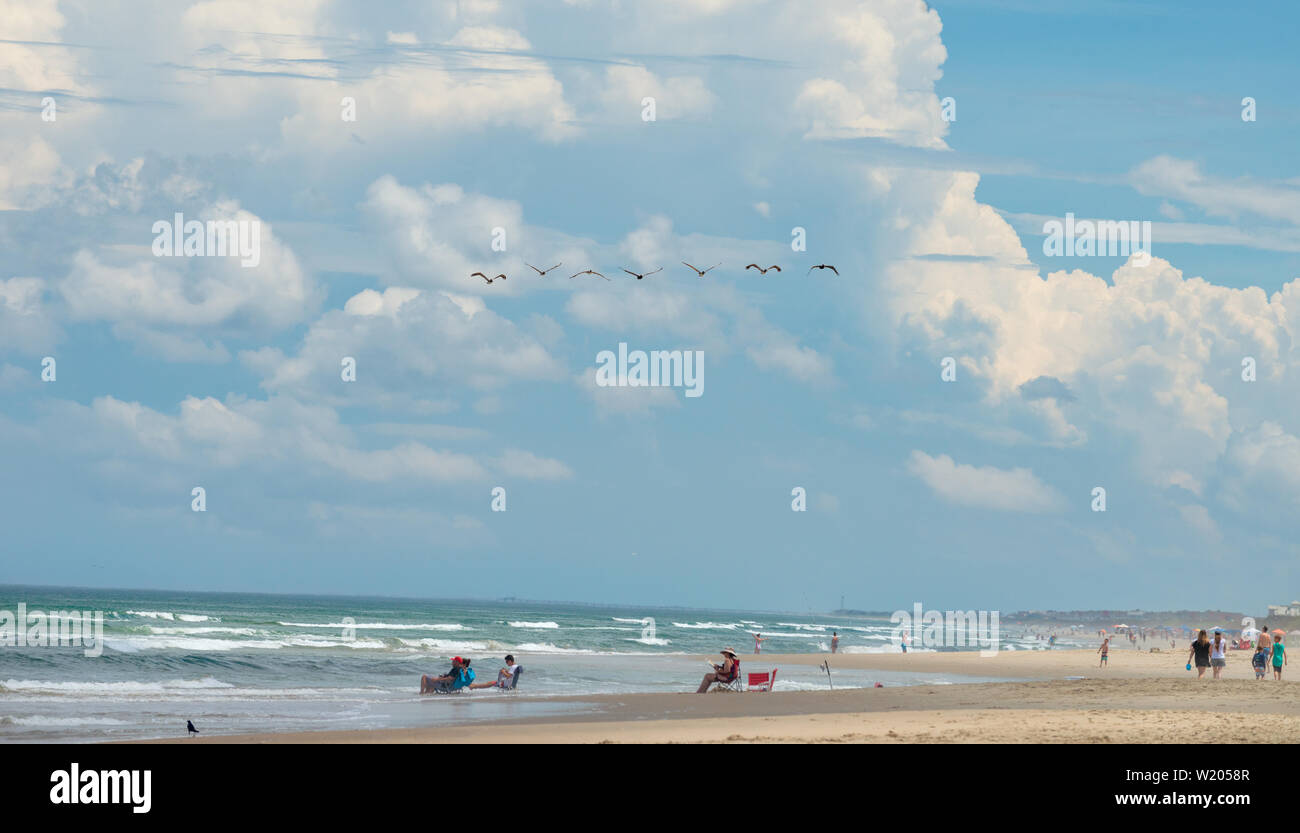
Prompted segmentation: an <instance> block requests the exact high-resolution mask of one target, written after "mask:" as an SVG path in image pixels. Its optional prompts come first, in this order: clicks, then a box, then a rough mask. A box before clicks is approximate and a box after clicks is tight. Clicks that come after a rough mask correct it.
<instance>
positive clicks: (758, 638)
mask: <svg viewBox="0 0 1300 833" xmlns="http://www.w3.org/2000/svg"><path fill="white" fill-rule="evenodd" d="M762 650H763V634H761V633H756V634H754V653H756V654H757V653H759V652H760V651H762Z"/></svg>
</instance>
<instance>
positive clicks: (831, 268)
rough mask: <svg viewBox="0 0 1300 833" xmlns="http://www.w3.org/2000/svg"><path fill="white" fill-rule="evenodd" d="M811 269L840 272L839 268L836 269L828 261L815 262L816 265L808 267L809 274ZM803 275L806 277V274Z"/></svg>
mask: <svg viewBox="0 0 1300 833" xmlns="http://www.w3.org/2000/svg"><path fill="white" fill-rule="evenodd" d="M813 269H829V270H831V271H832V272H834V273H835V274H837V275H838V274H839V273H840V270H839V269H836V268H835V267H834V266H831V265H830V264H829V263H819V264H817V265H816V266H813V267H810V268H809V269H808V274H809V275H811V274H812V270H813ZM804 277H807V275H805V276H804Z"/></svg>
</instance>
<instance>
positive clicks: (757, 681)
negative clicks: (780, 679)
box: [747, 668, 776, 691]
mask: <svg viewBox="0 0 1300 833" xmlns="http://www.w3.org/2000/svg"><path fill="white" fill-rule="evenodd" d="M774 685H776V669H775V668H773V669H772V670H771V671H763V672H752V671H751V672H750V674H749V684H748V686H747V687H748V689H749V690H750V691H771V690H772V686H774Z"/></svg>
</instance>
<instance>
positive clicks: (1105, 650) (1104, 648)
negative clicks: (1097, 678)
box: [1097, 637, 1110, 668]
mask: <svg viewBox="0 0 1300 833" xmlns="http://www.w3.org/2000/svg"><path fill="white" fill-rule="evenodd" d="M1097 653H1099V654H1101V662H1099V663H1097V667H1098V668H1102V667H1104V666H1106V665H1107V662H1106V657H1107V655H1108V654H1109V653H1110V638H1109V637H1107V638H1106V639H1103V640H1102V641H1101V647H1100V648H1098V649H1097Z"/></svg>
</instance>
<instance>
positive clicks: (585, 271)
mask: <svg viewBox="0 0 1300 833" xmlns="http://www.w3.org/2000/svg"><path fill="white" fill-rule="evenodd" d="M578 275H595V276H596V277H598V278H605V276H604V275H602V274H600V273H599V272H597V271H596V270H595V269H583V270H582V271H581V272H578V273H577V274H575V275H569V280H573V279H574V278H576V277H578ZM605 280H609V278H605Z"/></svg>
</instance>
